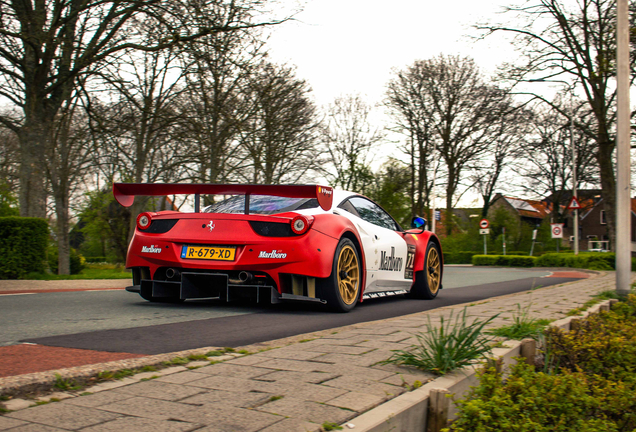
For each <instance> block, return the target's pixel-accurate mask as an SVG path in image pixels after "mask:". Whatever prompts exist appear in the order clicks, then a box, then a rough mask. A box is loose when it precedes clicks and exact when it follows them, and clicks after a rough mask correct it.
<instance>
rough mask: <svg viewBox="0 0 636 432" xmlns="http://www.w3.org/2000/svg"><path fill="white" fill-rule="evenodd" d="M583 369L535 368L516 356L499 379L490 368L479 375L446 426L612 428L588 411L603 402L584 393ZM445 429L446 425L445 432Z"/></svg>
mask: <svg viewBox="0 0 636 432" xmlns="http://www.w3.org/2000/svg"><path fill="white" fill-rule="evenodd" d="M588 386H589V383H588V382H587V377H586V375H585V374H583V373H580V372H575V373H573V372H566V373H564V374H560V375H550V374H545V373H542V372H540V373H536V372H534V370H533V367H532V366H529V365H527V364H526V363H525V362H523V361H520V362H518V363H517V364H516V365H515V366H512V371H511V374H510V375H509V376H508V378H507V379H506V381H505V382H504V381H503V379H502V376H501V374H499V373H497V372H496V371H495V369H494V368H492V369H488V370H487V371H485V372H483V373H482V374H481V375H480V382H479V385H478V386H476V387H474V388H473V390H472V391H471V393H470V395H469V397H468V398H467V399H466V400H460V401H458V403H457V405H458V407H459V408H460V413H459V416H458V418H457V420H456V421H455V422H454V423H453V425H452V427H451V428H450V430H452V431H456V432H469V431H470V432H473V431H480V432H522V431H523V432H526V431H527V432H530V431H532V432H569V431H573V430H576V431H579V432H594V431H599V432H601V431H607V432H610V431H617V430H618V428H617V425H616V424H615V423H613V422H608V421H607V420H606V419H604V418H603V417H602V416H601V417H600V418H595V417H594V416H591V415H590V413H594V412H598V411H599V410H602V409H603V407H602V405H601V404H600V401H599V400H597V399H596V398H595V397H594V396H593V395H592V394H590V393H589V392H588V389H589V387H588ZM448 430H449V429H446V431H448Z"/></svg>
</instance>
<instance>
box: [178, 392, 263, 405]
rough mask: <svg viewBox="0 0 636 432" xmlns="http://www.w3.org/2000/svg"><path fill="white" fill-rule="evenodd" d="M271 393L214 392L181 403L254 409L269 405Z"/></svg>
mask: <svg viewBox="0 0 636 432" xmlns="http://www.w3.org/2000/svg"><path fill="white" fill-rule="evenodd" d="M272 396H275V395H273V394H271V393H261V392H230V391H225V390H212V391H208V392H206V393H201V394H198V395H196V396H192V397H189V398H186V399H183V400H182V401H181V402H182V403H186V404H190V405H200V406H201V405H211V404H215V405H227V406H231V407H234V408H253V407H256V406H259V405H262V404H264V403H267V402H268V401H269V400H270V398H271V397H272Z"/></svg>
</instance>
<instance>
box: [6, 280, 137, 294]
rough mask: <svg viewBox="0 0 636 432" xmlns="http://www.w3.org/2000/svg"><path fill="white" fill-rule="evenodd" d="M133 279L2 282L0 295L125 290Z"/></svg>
mask: <svg viewBox="0 0 636 432" xmlns="http://www.w3.org/2000/svg"><path fill="white" fill-rule="evenodd" d="M129 285H132V277H131V279H73V280H50V281H44V280H0V293H2V294H6V293H19V292H32V291H80V290H90V289H110V288H112V289H124V288H126V287H127V286H129Z"/></svg>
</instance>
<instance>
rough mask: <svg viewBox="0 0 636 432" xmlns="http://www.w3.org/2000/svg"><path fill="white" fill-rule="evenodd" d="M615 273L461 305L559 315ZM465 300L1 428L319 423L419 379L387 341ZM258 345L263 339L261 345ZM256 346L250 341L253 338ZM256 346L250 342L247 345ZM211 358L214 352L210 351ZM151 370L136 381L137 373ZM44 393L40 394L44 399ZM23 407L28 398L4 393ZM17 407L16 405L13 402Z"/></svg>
mask: <svg viewBox="0 0 636 432" xmlns="http://www.w3.org/2000/svg"><path fill="white" fill-rule="evenodd" d="M614 278H615V276H614V274H613V273H609V274H607V275H604V276H600V277H594V278H591V279H586V280H582V281H579V282H575V283H571V284H566V285H563V286H554V287H547V288H539V289H536V290H534V291H530V292H524V293H517V294H511V295H506V296H503V297H500V298H495V299H489V300H486V301H480V302H475V303H474V304H472V303H471V304H470V305H466V312H467V316H468V317H469V321H472V320H473V319H481V320H484V319H488V318H490V317H492V316H493V315H494V314H496V313H500V316H499V317H498V318H497V319H496V320H494V321H493V322H491V323H490V324H489V326H488V328H492V327H496V326H500V325H504V324H510V323H511V322H512V319H513V317H515V316H518V315H519V313H525V312H526V311H527V314H528V317H530V318H534V319H538V318H548V319H551V320H557V319H561V318H563V317H565V316H566V313H567V312H568V311H569V310H571V309H574V308H578V307H580V306H582V305H583V304H584V303H585V302H586V301H588V300H589V299H590V298H591V296H592V295H594V294H596V293H598V292H601V291H605V290H608V289H614V280H615V279H614ZM463 310H464V305H459V306H450V307H444V308H442V309H437V310H431V311H426V312H421V313H416V314H412V315H409V316H404V317H399V318H392V319H387V320H381V321H376V322H369V323H361V324H356V325H353V326H348V327H344V328H341V329H337V330H334V331H332V332H326V333H325V332H322V333H318V334H317V335H311V334H310V335H307V336H306V337H305V336H303V337H305V339H303V340H302V341H299V340H296V341H295V343H292V344H290V345H285V346H283V347H280V348H273V349H269V350H266V351H263V352H258V353H254V354H252V355H247V356H242V357H235V356H230V355H228V356H223V357H219V358H218V359H220V360H225V361H223V362H222V363H217V364H212V365H208V364H207V363H204V362H198V363H195V364H198V365H201V367H200V368H198V369H193V370H188V369H187V368H185V367H183V366H177V367H173V368H168V369H164V370H161V371H157V372H151V373H147V374H138V375H136V376H135V377H133V378H126V379H123V380H119V381H113V382H105V383H101V384H98V385H95V386H93V387H90V388H87V389H86V391H87V392H94V393H93V394H91V395H87V396H79V397H78V396H76V395H75V394H72V395H71V396H73V397H71V398H69V399H65V400H63V401H61V402H54V403H49V404H47V405H41V406H36V407H31V408H26V409H21V410H20V411H15V412H11V413H8V414H5V415H4V416H0V430H10V431H11V432H20V431H38V432H45V431H62V430H81V431H82V432H86V431H89V432H111V431H117V432H119V431H121V430H134V431H141V432H144V431H152V432H155V431H164V430H165V431H173V430H174V431H179V432H180V431H189V430H197V431H201V432H204V431H206V432H230V431H231V432H252V431H264V432H295V431H299V432H303V431H319V430H320V425H321V424H322V423H324V422H325V421H329V422H334V423H342V422H344V421H346V420H348V419H350V418H353V417H355V416H356V415H358V414H360V413H362V412H364V411H366V410H368V409H370V408H372V407H374V406H376V405H378V404H381V403H383V402H384V401H385V400H389V399H392V398H393V397H395V396H397V395H399V394H401V393H404V392H405V391H407V387H408V386H413V384H414V383H415V381H420V382H421V383H422V384H425V383H426V382H428V381H430V380H431V379H433V378H434V376H433V375H431V374H428V373H425V372H422V371H419V370H417V369H414V368H412V367H404V366H396V365H393V364H387V365H381V364H379V363H378V362H381V361H383V360H386V359H387V358H389V357H390V356H391V355H392V354H393V352H392V350H395V349H406V348H408V347H409V346H410V345H412V344H414V343H416V342H417V340H416V338H415V337H414V334H416V333H418V332H425V331H427V325H428V323H429V318H430V322H431V323H432V325H439V323H440V322H441V319H442V318H443V319H444V321H445V322H448V321H449V319H451V318H452V321H453V322H454V320H455V318H456V317H458V316H460V315H461V314H462V313H463ZM263 347H265V345H263ZM257 348H258V346H257ZM250 350H251V351H254V347H251V348H250ZM214 359H215V360H217V358H216V357H215V358H214ZM144 376H145V377H147V378H151V377H154V376H160V377H159V378H155V379H152V380H149V381H143V382H140V381H139V378H140V377H144ZM51 396H52V395H49V396H47V397H48V398H50V397H51ZM19 403H23V404H28V405H31V404H33V401H27V400H18V399H14V400H10V401H7V402H3V405H4V406H5V407H6V408H9V409H12V408H10V407H11V404H14V405H16V406H17V404H19ZM20 408H24V407H20Z"/></svg>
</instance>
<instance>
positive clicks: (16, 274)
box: [0, 217, 49, 279]
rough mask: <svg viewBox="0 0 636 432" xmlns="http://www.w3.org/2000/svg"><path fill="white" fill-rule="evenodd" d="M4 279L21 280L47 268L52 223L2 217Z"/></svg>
mask: <svg viewBox="0 0 636 432" xmlns="http://www.w3.org/2000/svg"><path fill="white" fill-rule="evenodd" d="M0 238H1V239H2V242H0V279H18V278H20V277H23V276H25V275H27V274H29V273H31V272H35V273H43V272H44V270H45V268H46V263H45V262H46V248H47V246H48V238H49V225H48V223H47V222H46V220H44V219H38V218H25V217H3V218H0Z"/></svg>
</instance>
